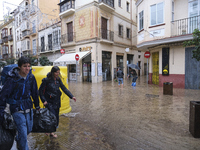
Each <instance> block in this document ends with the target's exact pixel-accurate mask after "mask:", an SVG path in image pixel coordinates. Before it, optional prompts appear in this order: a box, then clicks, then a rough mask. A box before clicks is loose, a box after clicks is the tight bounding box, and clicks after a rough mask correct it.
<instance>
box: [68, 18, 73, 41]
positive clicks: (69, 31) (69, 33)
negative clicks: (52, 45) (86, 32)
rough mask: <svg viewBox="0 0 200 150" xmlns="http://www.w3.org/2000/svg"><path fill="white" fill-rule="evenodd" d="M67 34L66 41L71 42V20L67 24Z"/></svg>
mask: <svg viewBox="0 0 200 150" xmlns="http://www.w3.org/2000/svg"><path fill="white" fill-rule="evenodd" d="M67 36H68V42H73V26H72V22H70V23H68V24H67Z"/></svg>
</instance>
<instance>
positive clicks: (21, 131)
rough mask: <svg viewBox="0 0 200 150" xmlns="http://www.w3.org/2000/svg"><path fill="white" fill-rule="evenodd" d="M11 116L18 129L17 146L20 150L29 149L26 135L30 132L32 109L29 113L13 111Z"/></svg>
mask: <svg viewBox="0 0 200 150" xmlns="http://www.w3.org/2000/svg"><path fill="white" fill-rule="evenodd" d="M12 116H13V119H14V121H15V124H16V126H17V131H18V132H17V136H16V141H17V144H18V147H19V148H20V150H29V148H28V141H27V135H28V134H29V133H30V132H31V130H32V127H33V110H31V112H29V113H20V112H15V113H13V114H12Z"/></svg>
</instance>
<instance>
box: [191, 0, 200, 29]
mask: <svg viewBox="0 0 200 150" xmlns="http://www.w3.org/2000/svg"><path fill="white" fill-rule="evenodd" d="M199 2H200V1H199V0H193V1H190V2H189V33H192V32H193V31H194V29H196V28H199V24H200V19H199V17H198V15H199V10H200V9H199V7H200V6H199Z"/></svg>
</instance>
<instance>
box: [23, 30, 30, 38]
mask: <svg viewBox="0 0 200 150" xmlns="http://www.w3.org/2000/svg"><path fill="white" fill-rule="evenodd" d="M29 35H30V31H28V30H26V31H23V32H22V37H27V36H29Z"/></svg>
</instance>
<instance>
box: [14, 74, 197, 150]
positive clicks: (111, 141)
mask: <svg viewBox="0 0 200 150" xmlns="http://www.w3.org/2000/svg"><path fill="white" fill-rule="evenodd" d="M69 90H70V91H71V92H72V93H73V94H74V95H75V96H76V98H77V102H73V101H71V107H72V112H71V113H77V114H76V115H75V117H66V116H61V117H60V124H59V128H58V130H57V132H56V133H57V135H58V138H56V139H54V138H51V137H47V136H46V135H45V134H36V133H34V134H33V133H32V134H30V135H29V137H28V140H29V146H30V149H31V150H54V149H55V150H180V149H181V150H198V149H200V139H199V138H194V137H193V136H192V135H191V134H190V132H189V109H190V108H189V104H190V101H199V97H200V90H186V89H175V88H174V89H173V95H163V88H162V87H158V86H157V85H148V84H146V77H145V76H142V77H139V78H138V80H137V85H136V87H134V88H133V87H132V86H131V80H130V79H125V81H124V87H123V88H121V87H118V83H117V82H115V81H106V82H102V83H93V84H92V83H76V82H69ZM12 150H15V148H13V149H12Z"/></svg>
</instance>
